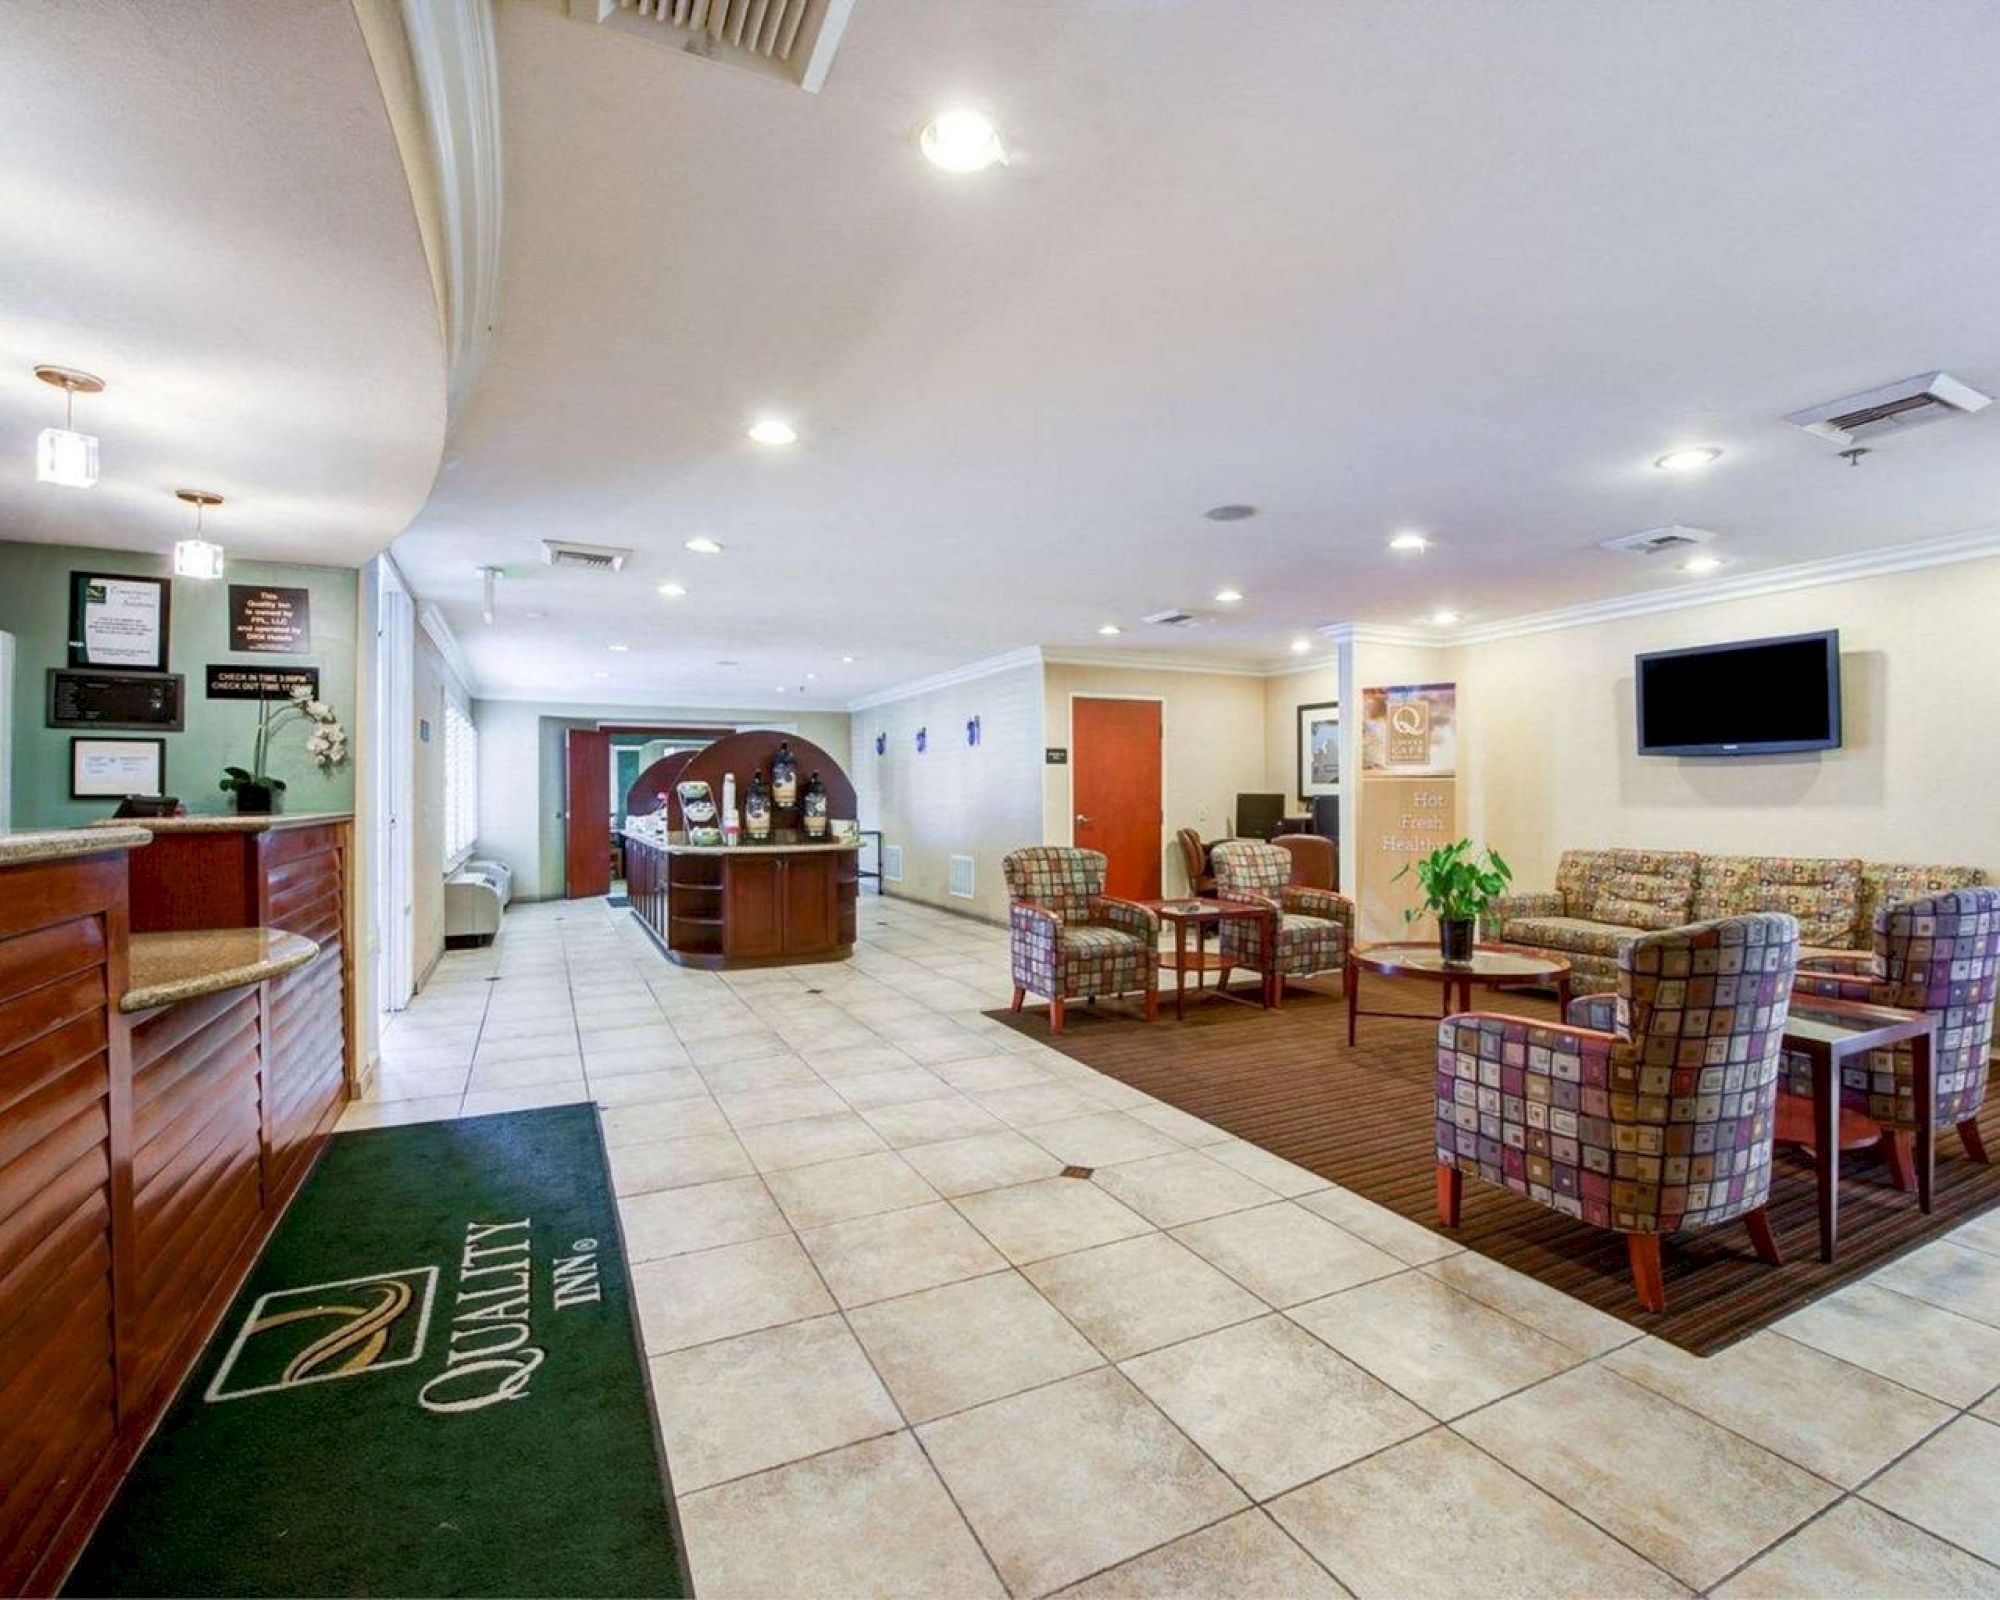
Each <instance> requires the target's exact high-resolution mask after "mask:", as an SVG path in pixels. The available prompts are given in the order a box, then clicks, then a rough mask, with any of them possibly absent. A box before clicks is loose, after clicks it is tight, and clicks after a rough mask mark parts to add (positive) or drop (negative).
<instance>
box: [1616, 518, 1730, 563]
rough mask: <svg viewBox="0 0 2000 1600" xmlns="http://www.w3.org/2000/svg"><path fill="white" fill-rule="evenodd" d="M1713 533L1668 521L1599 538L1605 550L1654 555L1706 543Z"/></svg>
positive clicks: (1712, 536) (1636, 554)
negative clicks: (1656, 525)
mask: <svg viewBox="0 0 2000 1600" xmlns="http://www.w3.org/2000/svg"><path fill="white" fill-rule="evenodd" d="M1714 537H1715V535H1714V534H1713V533H1711V532H1709V530H1708V529H1706V528H1688V527H1683V526H1682V525H1681V524H1680V523H1678V522H1674V523H1669V524H1668V525H1667V526H1666V527H1664V528H1642V529H1640V530H1639V532H1637V533H1621V534H1620V535H1619V536H1618V537H1617V538H1615V539H1600V540H1598V544H1599V546H1600V547H1601V548H1603V549H1606V550H1627V551H1630V552H1631V553H1632V554H1633V555H1635V556H1656V555H1660V554H1662V553H1663V552H1665V551H1668V550H1685V549H1687V548H1688V547H1689V546H1690V545H1697V544H1707V543H1708V542H1709V541H1710V540H1712V539H1713V538H1714Z"/></svg>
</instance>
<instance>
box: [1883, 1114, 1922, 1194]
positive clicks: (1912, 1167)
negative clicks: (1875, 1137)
mask: <svg viewBox="0 0 2000 1600" xmlns="http://www.w3.org/2000/svg"><path fill="white" fill-rule="evenodd" d="M1915 1138H1916V1135H1915V1133H1914V1132H1913V1131H1912V1130H1911V1129H1909V1128H1884V1129H1883V1130H1882V1154H1883V1156H1884V1157H1885V1158H1886V1159H1887V1160H1888V1163H1889V1179H1890V1181H1891V1182H1892V1183H1894V1184H1895V1185H1896V1187H1897V1188H1898V1189H1901V1190H1902V1191H1903V1193H1905V1194H1908V1193H1909V1192H1910V1191H1911V1190H1912V1189H1914V1188H1916V1186H1917V1157H1916V1152H1915V1151H1914V1149H1913V1148H1912V1146H1913V1144H1914V1142H1915Z"/></svg>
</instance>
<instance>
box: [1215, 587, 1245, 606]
mask: <svg viewBox="0 0 2000 1600" xmlns="http://www.w3.org/2000/svg"><path fill="white" fill-rule="evenodd" d="M1242 599H1243V591H1242V590H1241V589H1217V590H1216V591H1215V603H1216V604H1217V605H1219V606H1233V605H1236V604H1238V603H1239V602H1240V601H1241V600H1242Z"/></svg>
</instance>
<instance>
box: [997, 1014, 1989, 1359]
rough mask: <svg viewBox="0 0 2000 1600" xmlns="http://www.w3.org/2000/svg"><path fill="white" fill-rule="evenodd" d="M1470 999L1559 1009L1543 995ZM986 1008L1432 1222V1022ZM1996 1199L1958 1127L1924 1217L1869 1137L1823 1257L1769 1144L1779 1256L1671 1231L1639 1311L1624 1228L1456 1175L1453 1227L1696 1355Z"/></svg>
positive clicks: (1721, 1233)
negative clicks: (1149, 1020)
mask: <svg viewBox="0 0 2000 1600" xmlns="http://www.w3.org/2000/svg"><path fill="white" fill-rule="evenodd" d="M1362 982H1363V985H1364V988H1363V990H1362V1004H1363V1005H1365V1006H1370V1007H1374V1008H1376V1009H1380V1010H1404V1011H1425V1010H1427V1009H1434V1008H1435V1007H1436V1005H1437V998H1438V996H1437V989H1436V987H1435V986H1434V985H1416V984H1411V983H1407V982H1395V981H1389V980H1384V979H1380V978H1373V977H1367V978H1364V979H1363V980H1362ZM1474 1004H1475V1005H1479V1006H1482V1007H1485V1008H1487V1009H1491V1010H1497V1011H1513V1012H1518V1013H1520V1014H1521V1015H1524V1016H1537V1017H1553V1016H1554V1014H1555V1007H1554V1005H1553V1004H1552V1003H1551V1002H1549V1001H1548V1000H1546V999H1544V998H1542V997H1541V996H1539V995H1534V994H1507V995H1496V996H1493V997H1491V998H1490V999H1489V998H1488V996H1487V995H1486V993H1485V991H1479V992H1478V993H1477V994H1476V995H1475V997H1474ZM987 1015H989V1016H991V1017H994V1018H996V1019H997V1020H999V1021H1001V1022H1004V1023H1006V1024H1008V1025H1009V1026H1011V1027H1015V1028H1019V1029H1021V1030H1022V1031H1024V1032H1026V1033H1029V1034H1032V1035H1034V1036H1035V1037H1037V1038H1041V1039H1047V1040H1048V1042H1049V1043H1051V1044H1052V1045H1053V1046H1054V1047H1055V1048H1056V1049H1058V1050H1060V1051H1062V1052H1063V1053H1064V1054H1065V1055H1068V1056H1072V1057H1074V1058H1075V1059H1076V1060H1078V1061H1082V1062H1084V1063H1086V1064H1087V1065H1089V1066H1092V1067H1095V1068H1096V1069H1097V1070H1098V1071H1099V1072H1103V1073H1107V1074H1109V1075H1110V1076H1112V1077H1114V1078H1118V1079H1121V1080H1123V1081H1124V1082H1126V1083H1129V1084H1131V1085H1132V1086H1133V1087H1134V1088H1136V1089H1142V1090H1144V1091H1145V1092H1146V1093H1147V1094H1150V1095H1153V1096H1156V1097H1157V1098H1159V1099H1161V1100H1165V1101H1167V1102H1168V1103H1169V1104H1172V1105H1176V1106H1179V1107H1180V1108H1181V1109H1182V1110H1184V1111H1187V1112H1189V1113H1191V1114H1192V1115H1194V1116H1197V1117H1201V1118H1203V1119H1204V1120H1206V1121H1208V1122H1212V1123H1214V1124H1215V1125H1216V1126H1217V1127H1220V1128H1226V1129H1228V1130H1229V1131H1230V1132H1231V1133H1233V1134H1236V1135H1237V1136H1239V1137H1240V1138H1244V1139H1248V1140H1250V1141H1251V1142H1252V1143H1255V1144H1259V1145H1262V1146H1263V1147H1264V1148H1265V1149H1267V1150H1270V1151H1272V1152H1274V1153H1275V1154H1277V1155H1281V1156H1283V1157H1284V1158H1285V1159H1286V1160H1288V1161H1293V1162H1296V1163H1297V1164H1298V1165H1300V1166H1302V1167H1306V1168H1308V1169H1310V1170H1311V1171H1313V1172H1317V1173H1318V1174H1320V1175H1321V1176H1322V1177H1325V1178H1328V1179H1331V1180H1332V1181H1333V1182H1335V1183H1338V1184H1340V1185H1341V1186H1342V1187H1343V1188H1347V1189H1352V1190H1354V1191H1355V1192H1356V1193H1359V1194H1363V1195H1366V1196H1367V1197H1368V1198H1369V1199H1371V1200H1374V1201H1376V1202H1377V1203H1378V1204H1381V1205H1384V1206H1387V1207H1389V1208H1390V1209H1391V1210H1393V1211H1397V1212H1400V1213H1401V1214H1402V1215H1404V1216H1406V1217H1409V1218H1412V1219H1413V1220H1415V1221H1418V1222H1421V1223H1424V1224H1425V1225H1426V1226H1431V1225H1434V1224H1435V1222H1436V1220H1437V1212H1436V1205H1437V1201H1436V1184H1435V1179H1434V1173H1435V1170H1436V1166H1435V1162H1434V1159H1433V1157H1432V1154H1431V1151H1432V1145H1431V1117H1432V1090H1431V1073H1432V1065H1431V1059H1432V1052H1433V1049H1434V1046H1435V1039H1436V1026H1435V1024H1432V1023H1427V1022H1405V1021H1396V1020H1387V1019H1381V1018H1373V1017H1363V1018H1362V1019H1361V1021H1360V1025H1359V1034H1358V1042H1357V1044H1356V1046H1355V1047H1354V1048H1353V1049H1349V1048H1348V1045H1347V1008H1346V1004H1345V1002H1344V1001H1343V1000H1342V999H1341V998H1339V985H1338V983H1337V982H1335V981H1333V980H1328V979H1314V980H1312V981H1311V982H1309V983H1303V984H1300V983H1295V984H1293V985H1292V986H1291V987H1290V988H1288V989H1287V990H1286V999H1285V1003H1284V1005H1283V1007H1282V1008H1281V1009H1279V1010H1277V1011H1275V1012H1266V1011H1263V1010H1261V1009H1259V1008H1258V1007H1256V1006H1254V1005H1239V1004H1234V1003H1231V1002H1229V1001H1225V1000H1219V999H1216V998H1214V997H1213V996H1211V997H1209V998H1206V999H1203V1000H1201V1001H1199V1002H1197V1001H1194V1000H1192V999H1191V1000H1190V1002H1189V1004H1188V1010H1187V1020H1186V1021H1185V1022H1180V1023H1176V1022H1174V1021H1173V1020H1172V1015H1173V1012H1172V1003H1171V1001H1169V1000H1166V999H1164V998H1163V1001H1162V1005H1161V1019H1162V1020H1161V1021H1159V1022H1158V1023H1155V1024H1154V1025H1152V1026H1150V1027H1149V1026H1147V1024H1146V1023H1145V1022H1144V1021H1142V1020H1140V1019H1139V1018H1138V1017H1137V1016H1136V1015H1135V1014H1134V1013H1132V1012H1129V1011H1127V1010H1125V1009H1124V1008H1123V1007H1122V1006H1114V1005H1110V1004H1108V1003H1107V1004H1106V1005H1104V1006H1097V1007H1091V1006H1084V1005H1077V1004H1072V1005H1071V1006H1070V1007H1069V1008H1068V1011H1067V1014H1066V1016H1065V1019H1064V1031H1063V1034H1062V1036H1061V1037H1060V1038H1057V1039H1048V1012H1047V1008H1046V1007H1040V1008H1032V1007H1031V1008H1030V1009H1028V1010H1027V1011H1024V1012H1023V1013H1022V1014H1021V1015H1020V1016H1015V1015H1013V1014H1012V1013H1010V1012H1007V1011H992V1012H989V1013H987ZM1981 1126H1982V1128H1983V1130H1984V1132H1985V1134H1986V1140H1987V1146H1988V1148H1989V1149H1994V1150H2000V1106H1996V1103H1995V1101H1994V1100H1991V1099H1989V1100H1988V1102H1987V1105H1986V1109H1985V1111H1984V1112H1983V1113H1982V1115H1981ZM1996 1201H2000V1166H1994V1167H1983V1166H1980V1165H1979V1164H1978V1163H1976V1162H1973V1161H1971V1160H1969V1159H1967V1158H1966V1156H1965V1155H1964V1153H1963V1152H1962V1150H1961V1149H1960V1147H1959V1142H1958V1137H1957V1135H1956V1134H1942V1135H1940V1136H1939V1139H1938V1154H1937V1189H1936V1196H1935V1205H1934V1209H1933V1210H1932V1212H1931V1214H1930V1215H1929V1216H1925V1215H1924V1214H1923V1213H1922V1212H1920V1211H1919V1210H1918V1209H1917V1201H1916V1196H1915V1195H1914V1194H1903V1193H1900V1192H1898V1191H1897V1190H1895V1189H1893V1188H1891V1187H1890V1186H1889V1184H1888V1181H1887V1176H1886V1172H1885V1170H1884V1169H1883V1167H1882V1166H1881V1164H1880V1163H1879V1161H1878V1160H1877V1158H1876V1157H1875V1156H1874V1154H1873V1152H1866V1151H1864V1152H1860V1153H1856V1154H1850V1155H1849V1156H1847V1157H1846V1158H1845V1167H1844V1169H1843V1174H1842V1178H1841V1192H1840V1251H1839V1255H1840V1259H1839V1260H1838V1261H1837V1262H1835V1263H1834V1264H1833V1265H1831V1266H1828V1265H1825V1264H1823V1263H1822V1262H1821V1261H1820V1259H1819V1220H1818V1210H1817V1206H1816V1204H1815V1200H1814V1185H1813V1172H1812V1167H1811V1166H1810V1164H1809V1163H1808V1162H1807V1161H1806V1160H1805V1159H1804V1158H1803V1157H1802V1156H1800V1155H1799V1154H1797V1153H1796V1152H1790V1151H1786V1150H1783V1149H1780V1151H1779V1152H1778V1158H1777V1162H1776V1167H1775V1175H1774V1179H1773V1184H1772V1192H1771V1204H1770V1213H1771V1225H1772V1228H1773V1229H1774V1231H1775V1232H1776V1234H1777V1238H1778V1244H1779V1247H1780V1248H1781V1249H1782V1250H1783V1252H1784V1255H1785V1264H1784V1265H1783V1266H1782V1267H1775V1268H1773V1267H1767V1266H1765V1265H1763V1264H1762V1263H1761V1262H1759V1261H1758V1260H1757V1258H1756V1257H1755V1256H1754V1255H1753V1254H1752V1253H1751V1249H1750V1240H1749V1237H1748V1235H1747V1234H1746V1233H1745V1232H1744V1230H1743V1229H1742V1227H1740V1226H1738V1225H1726V1226H1723V1227H1720V1228H1716V1229H1712V1230H1708V1231H1705V1232H1701V1233H1692V1234H1680V1235H1675V1236H1673V1237H1672V1238H1671V1239H1670V1240H1669V1241H1668V1244H1667V1248H1666V1251H1665V1258H1666V1287H1667V1309H1666V1311H1665V1312H1664V1313H1661V1314H1658V1315H1655V1314H1652V1313H1648V1312H1644V1311H1641V1310H1639V1308H1638V1306H1637V1304H1636V1302H1635V1301H1634V1300H1633V1298H1632V1284H1631V1279H1630V1277H1629V1276H1628V1275H1627V1272H1626V1266H1625V1246H1624V1240H1623V1239H1622V1238H1621V1237H1620V1236H1619V1235H1617V1234H1612V1233H1607V1232H1603V1231H1601V1230H1599V1229H1596V1228H1591V1227H1587V1226H1585V1225H1584V1224H1582V1223H1579V1222H1573V1221H1571V1220H1570V1219H1568V1218H1566V1217H1563V1216H1560V1215H1559V1214H1557V1213H1556V1212H1553V1211H1549V1210H1546V1209H1544V1208H1543V1207H1541V1206H1537V1205H1534V1204H1533V1203H1531V1202H1529V1201H1527V1200H1524V1199H1522V1198H1520V1197H1519V1196H1517V1195H1513V1194H1510V1193H1508V1192H1507V1191H1505V1190H1502V1189H1496V1188H1493V1187H1491V1186H1489V1185H1487V1184H1483V1183H1478V1182H1474V1181H1471V1180H1468V1181H1467V1182H1466V1185H1465V1208H1464V1217H1463V1222H1462V1225H1461V1226H1460V1228H1459V1229H1458V1232H1457V1237H1458V1239H1459V1241H1460V1242H1461V1243H1463V1244H1464V1245H1466V1246H1467V1247H1468V1248H1470V1249H1473V1250H1477V1251H1479V1252H1481V1253H1482V1254H1484V1255H1487V1256H1491V1257H1492V1258H1493V1259H1494V1260H1496V1261H1501V1262H1505V1263H1506V1264H1507V1265H1508V1266H1510V1267H1514V1268H1517V1269H1518V1270H1520V1271H1522V1272H1525V1273H1528V1274H1530V1275H1531V1276H1533V1277H1536V1278H1539V1279H1540V1280H1541V1281H1542V1282H1544V1283H1546V1284H1548V1285H1550V1286H1551V1287H1553V1288H1556V1289H1560V1290H1562V1291H1563V1292H1564V1293H1565V1294H1571V1295H1574V1296H1576V1297H1577V1298H1578V1299H1579V1300H1583V1301H1586V1302H1588V1303H1589V1304H1591V1305H1593V1306H1596V1307H1597V1308H1598V1309H1599V1310H1602V1311H1607V1312H1610V1313H1611V1314H1612V1315H1613V1316H1616V1317H1622V1318H1623V1319H1624V1320H1625V1321H1627V1322H1630V1323H1632V1324H1634V1325H1635V1326H1637V1327H1641V1328H1644V1329H1645V1330H1646V1331H1647V1332H1649V1333H1652V1334H1656V1335H1658V1336H1659V1337H1660V1338H1662V1339H1667V1340H1671V1341H1672V1342H1673V1343H1675V1344H1677V1345H1680V1346H1682V1347H1683V1348H1684V1349H1687V1350H1691V1351H1693V1352H1694V1353H1695V1354H1697V1355H1706V1354H1708V1353H1709V1352H1711V1351H1714V1350H1719V1349H1721V1348H1722V1347H1723V1346H1725V1345H1728V1344H1731V1343H1733V1342H1734V1341H1735V1340H1737V1339H1741V1338H1742V1337H1744V1336H1745V1335H1746V1334H1749V1333H1753V1332H1755V1331H1756V1330H1757V1329H1758V1328H1761V1327H1763V1326H1764V1325H1765V1324H1767V1323H1769V1322H1772V1321H1775V1320H1776V1319H1777V1318H1779V1317H1782V1316H1784V1315H1785V1314H1786V1313H1787V1312H1790V1311H1795V1310H1797V1309H1798V1308H1799V1307H1800V1306H1802V1305H1805V1304H1807V1303H1808V1302H1809V1301H1812V1300H1815V1299H1817V1298H1819V1296H1821V1295H1823V1294H1825V1293H1827V1292H1828V1291H1829V1290H1831V1289H1834V1288H1837V1287H1839V1286H1840V1285H1841V1284H1843V1283H1846V1282H1848V1281H1850V1280H1851V1279H1853V1278H1857V1277H1859V1276H1861V1275H1862V1274H1864V1273H1866V1272H1868V1271H1870V1270H1871V1269H1872V1268H1875V1267H1878V1266H1880V1265H1882V1264H1883V1263H1884V1262H1886V1261H1889V1260H1891V1259H1893V1258H1894V1257H1896V1256H1899V1255H1902V1254H1903V1253H1904V1252H1906V1251H1908V1250H1911V1249H1913V1248H1914V1247H1916V1246H1917V1245H1920V1244H1923V1243H1926V1242H1927V1241H1929V1240H1931V1239H1935V1238H1937V1237H1939V1236H1940V1235H1942V1234H1944V1233H1947V1232H1949V1231H1950V1230H1951V1229H1952V1228H1953V1227H1955V1226H1956V1225H1957V1224H1959V1223H1961V1222H1964V1221H1966V1220H1967V1219H1968V1218H1971V1217H1974V1216H1977V1215H1978V1214H1979V1213H1980V1212H1982V1211H1984V1210H1986V1209H1987V1208H1988V1207H1989V1206H1991V1205H1993V1204H1994V1203H1995V1202H1996Z"/></svg>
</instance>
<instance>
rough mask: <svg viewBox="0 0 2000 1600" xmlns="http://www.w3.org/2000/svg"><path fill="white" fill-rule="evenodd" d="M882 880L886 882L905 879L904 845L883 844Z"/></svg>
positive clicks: (896, 881) (899, 881)
mask: <svg viewBox="0 0 2000 1600" xmlns="http://www.w3.org/2000/svg"><path fill="white" fill-rule="evenodd" d="M882 881H883V882H884V883H901V882H902V881H903V847H902V846H901V845H899V844H885V845H884V846H882Z"/></svg>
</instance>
